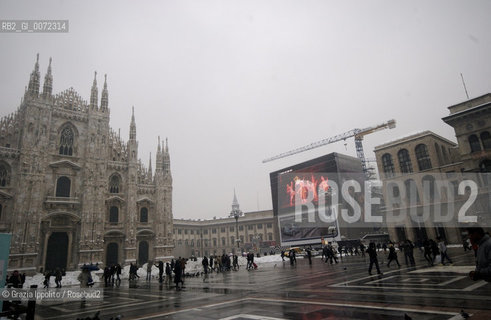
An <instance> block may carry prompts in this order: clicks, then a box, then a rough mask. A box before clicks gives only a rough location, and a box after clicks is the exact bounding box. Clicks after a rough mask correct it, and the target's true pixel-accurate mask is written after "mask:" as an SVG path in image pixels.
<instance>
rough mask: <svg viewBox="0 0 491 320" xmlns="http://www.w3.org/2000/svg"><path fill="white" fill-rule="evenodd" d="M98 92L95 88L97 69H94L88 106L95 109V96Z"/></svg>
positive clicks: (96, 96)
mask: <svg viewBox="0 0 491 320" xmlns="http://www.w3.org/2000/svg"><path fill="white" fill-rule="evenodd" d="M98 95H99V92H98V90H97V71H94V81H93V82H92V88H91V89H90V106H91V107H92V108H93V109H97V98H98Z"/></svg>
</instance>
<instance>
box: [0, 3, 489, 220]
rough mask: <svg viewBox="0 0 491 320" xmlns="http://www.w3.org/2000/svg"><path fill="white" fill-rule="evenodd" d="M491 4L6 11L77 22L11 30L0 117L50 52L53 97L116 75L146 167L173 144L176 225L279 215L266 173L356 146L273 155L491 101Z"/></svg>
mask: <svg viewBox="0 0 491 320" xmlns="http://www.w3.org/2000/svg"><path fill="white" fill-rule="evenodd" d="M490 14H491V1H450V0H445V1H426V0H425V1H393V0H388V1H367V0H360V1H289V0H278V1H264V0H260V1H251V0H247V1H225V0H224V1H209V0H199V1H183V0H175V1H120V0H118V1H5V0H3V1H1V2H0V19H68V20H69V21H70V32H69V33H66V34H59V33H58V34H8V33H0V48H1V50H0V96H1V100H0V115H1V116H4V115H6V114H9V113H11V112H13V111H14V110H16V109H17V107H18V105H19V101H20V98H21V97H22V95H23V92H24V87H25V86H26V85H27V83H28V80H29V74H30V72H31V71H32V69H33V65H34V62H35V57H36V53H38V52H39V53H40V67H41V75H42V78H43V79H44V74H45V72H46V68H47V66H48V59H49V57H53V63H52V68H53V77H54V90H53V91H54V92H55V93H57V92H60V91H62V90H65V89H67V88H69V87H74V88H75V90H76V91H77V92H78V93H79V94H80V95H81V96H82V97H84V98H85V99H86V100H89V96H90V87H91V84H92V79H93V73H94V70H97V71H98V75H99V77H98V83H99V92H101V90H102V83H103V74H104V73H107V75H108V88H109V107H110V109H111V126H112V128H113V129H115V130H116V131H117V130H118V128H121V135H122V136H123V137H125V139H126V140H127V137H128V131H129V123H130V118H131V106H132V105H134V106H135V117H136V121H137V139H138V140H139V152H140V157H141V158H142V160H143V162H144V163H145V164H146V165H147V164H148V156H149V153H150V152H152V155H153V159H152V161H153V167H154V168H155V157H154V156H155V151H156V146H157V136H158V135H160V136H161V137H162V138H164V137H168V138H169V144H170V152H171V161H172V162H171V168H172V173H173V178H174V194H173V196H174V202H173V208H174V217H175V218H212V217H213V216H217V217H223V216H226V215H228V213H229V212H230V209H231V207H230V205H231V202H232V198H233V190H234V188H236V190H237V196H238V200H239V202H240V204H241V208H242V209H243V210H244V211H254V210H257V209H261V210H262V209H270V208H272V203H271V191H270V186H269V172H272V171H275V170H278V169H281V168H284V167H286V166H289V165H292V164H295V163H298V162H301V161H305V160H309V159H312V158H314V157H317V156H320V155H324V154H327V153H330V152H341V153H344V154H348V155H352V156H355V154H356V153H355V147H354V141H353V140H352V139H350V140H347V145H346V146H345V145H344V143H342V142H340V143H337V144H332V145H329V146H324V147H322V148H319V149H317V150H313V151H308V152H305V153H302V154H298V155H295V156H292V157H289V158H285V159H282V160H278V161H274V162H270V163H267V164H262V163H261V160H262V159H264V158H266V157H269V156H272V155H275V154H277V153H281V152H284V151H288V150H290V149H292V148H294V147H299V146H302V145H305V144H308V143H310V142H313V141H317V140H320V139H323V138H326V137H330V136H333V135H336V134H339V133H342V132H345V131H348V130H350V129H353V128H363V127H367V126H371V125H375V124H378V123H381V122H384V121H386V120H389V119H392V118H394V119H396V121H397V128H396V129H394V130H385V131H381V132H379V133H375V134H372V135H369V136H367V137H366V138H365V141H364V147H365V151H366V155H367V156H368V157H373V148H374V147H375V146H376V145H378V144H381V143H384V142H387V141H388V140H392V139H395V138H398V137H402V136H405V135H407V134H410V133H414V132H416V131H423V130H432V131H434V132H436V133H438V134H440V135H442V136H444V137H446V138H449V139H451V140H453V141H455V137H454V132H453V130H452V128H450V127H449V126H447V125H446V124H444V123H443V122H442V121H441V118H442V117H444V116H446V115H447V114H448V110H447V108H446V107H448V106H450V105H452V104H456V103H458V102H461V101H463V100H465V99H466V96H465V92H464V89H463V86H462V82H461V78H460V73H463V74H464V77H465V80H466V84H467V88H468V91H469V94H470V96H471V97H476V96H478V95H481V94H484V93H487V92H491V63H490V59H491V33H490V30H491V19H490Z"/></svg>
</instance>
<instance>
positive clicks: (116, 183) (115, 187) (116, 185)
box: [109, 175, 121, 193]
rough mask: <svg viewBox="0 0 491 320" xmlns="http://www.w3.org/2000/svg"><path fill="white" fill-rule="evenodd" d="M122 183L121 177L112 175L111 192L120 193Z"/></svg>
mask: <svg viewBox="0 0 491 320" xmlns="http://www.w3.org/2000/svg"><path fill="white" fill-rule="evenodd" d="M120 186H121V183H120V179H119V177H118V176H117V175H113V176H111V179H110V180H109V192H110V193H120V192H121V190H120V189H121V187H120Z"/></svg>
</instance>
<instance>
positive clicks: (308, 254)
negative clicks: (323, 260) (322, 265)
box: [305, 248, 312, 265]
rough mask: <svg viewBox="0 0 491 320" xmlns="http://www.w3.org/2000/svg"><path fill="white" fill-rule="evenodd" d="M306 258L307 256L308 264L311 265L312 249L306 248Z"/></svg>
mask: <svg viewBox="0 0 491 320" xmlns="http://www.w3.org/2000/svg"><path fill="white" fill-rule="evenodd" d="M305 251H307V258H309V265H312V251H311V250H310V248H307V250H305Z"/></svg>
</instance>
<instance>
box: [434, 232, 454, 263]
mask: <svg viewBox="0 0 491 320" xmlns="http://www.w3.org/2000/svg"><path fill="white" fill-rule="evenodd" d="M437 240H438V241H439V242H438V249H440V256H441V260H442V261H441V263H442V265H445V259H447V260H448V262H450V263H451V264H452V263H453V262H452V260H451V259H450V257H449V256H448V254H447V245H446V244H445V240H444V239H443V238H442V237H438V238H437Z"/></svg>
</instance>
